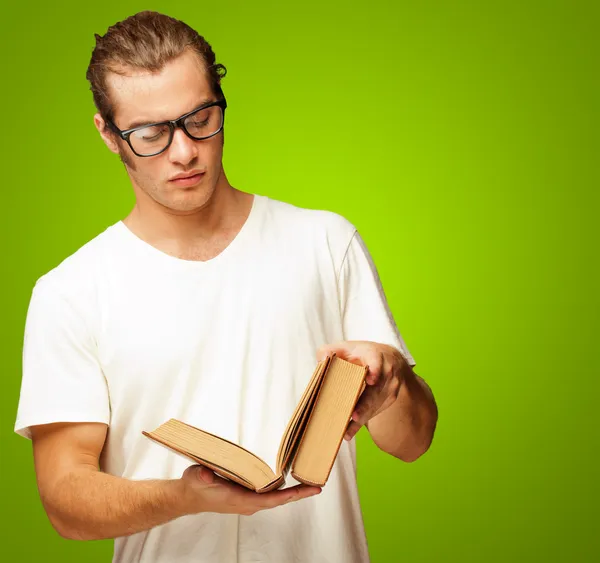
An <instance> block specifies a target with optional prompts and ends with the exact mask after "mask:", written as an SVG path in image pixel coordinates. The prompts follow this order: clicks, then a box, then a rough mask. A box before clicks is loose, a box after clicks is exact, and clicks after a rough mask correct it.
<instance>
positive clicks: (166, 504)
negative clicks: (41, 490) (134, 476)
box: [42, 468, 187, 540]
mask: <svg viewBox="0 0 600 563" xmlns="http://www.w3.org/2000/svg"><path fill="white" fill-rule="evenodd" d="M42 501H43V502H44V506H45V508H46V511H47V513H48V516H49V518H50V521H51V522H52V524H53V526H54V528H55V529H56V530H57V532H58V533H59V534H60V535H61V536H63V537H65V538H68V539H77V540H95V539H106V538H116V537H120V536H127V535H130V534H135V533H137V532H141V531H144V530H148V529H150V528H153V527H155V526H158V525H160V524H164V523H165V522H168V521H170V520H173V519H175V518H178V517H179V516H183V515H185V514H186V513H187V511H186V507H185V505H184V495H183V485H182V482H181V480H180V479H177V480H164V481H160V480H152V481H150V480H148V481H131V480H127V479H123V478H120V477H115V476H112V475H108V474H106V473H102V472H101V471H98V470H96V469H93V468H80V469H77V470H74V471H72V472H71V473H69V474H67V475H65V476H64V477H62V478H61V479H60V480H58V481H57V482H56V483H55V485H54V487H52V490H51V491H49V492H48V495H47V498H42Z"/></svg>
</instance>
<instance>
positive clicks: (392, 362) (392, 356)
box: [317, 341, 411, 440]
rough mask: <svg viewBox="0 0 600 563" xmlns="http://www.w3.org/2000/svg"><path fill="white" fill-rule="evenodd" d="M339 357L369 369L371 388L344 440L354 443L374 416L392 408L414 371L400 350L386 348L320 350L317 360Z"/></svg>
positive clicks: (364, 345) (349, 344)
mask: <svg viewBox="0 0 600 563" xmlns="http://www.w3.org/2000/svg"><path fill="white" fill-rule="evenodd" d="M334 353H335V354H336V356H338V357H339V358H342V359H343V360H346V361H348V362H352V363H355V364H359V365H361V366H367V367H368V371H367V376H366V383H367V387H366V389H365V390H364V392H363V394H362V395H361V397H360V400H359V401H358V403H357V405H356V407H355V409H354V412H353V413H352V421H351V422H350V424H349V425H348V429H347V430H346V435H345V436H344V439H346V440H351V439H352V438H354V436H355V435H356V433H357V432H358V431H359V430H360V428H361V426H363V425H365V424H367V423H368V422H369V420H371V419H372V418H373V417H374V416H376V415H378V414H380V413H381V412H383V411H384V410H386V409H387V408H388V407H390V406H391V405H392V404H393V403H394V402H395V401H396V398H397V397H398V393H399V391H400V387H401V385H402V382H403V380H404V377H405V374H406V373H407V370H409V371H411V367H410V366H409V365H408V363H407V362H406V360H405V358H404V356H402V354H401V353H400V351H399V350H397V349H396V348H393V347H392V346H388V345H386V344H378V343H377V342H365V341H346V342H337V343H335V344H328V345H325V346H322V347H321V348H319V351H318V352H317V360H318V361H321V360H323V359H324V358H325V357H326V356H328V355H331V354H334Z"/></svg>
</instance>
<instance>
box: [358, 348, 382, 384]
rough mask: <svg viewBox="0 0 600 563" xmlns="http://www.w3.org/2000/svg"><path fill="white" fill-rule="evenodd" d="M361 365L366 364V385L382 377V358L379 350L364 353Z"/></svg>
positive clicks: (376, 381) (375, 382) (374, 382)
mask: <svg viewBox="0 0 600 563" xmlns="http://www.w3.org/2000/svg"><path fill="white" fill-rule="evenodd" d="M363 365H366V366H368V368H369V370H368V372H367V378H366V382H367V385H375V384H377V383H378V382H379V381H380V380H381V378H382V377H383V368H384V358H383V354H382V353H381V352H372V353H369V354H368V355H365V358H364V362H363Z"/></svg>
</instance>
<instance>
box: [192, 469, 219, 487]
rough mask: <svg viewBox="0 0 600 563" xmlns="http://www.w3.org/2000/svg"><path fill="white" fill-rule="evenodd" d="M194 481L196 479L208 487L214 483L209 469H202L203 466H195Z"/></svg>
mask: <svg viewBox="0 0 600 563" xmlns="http://www.w3.org/2000/svg"><path fill="white" fill-rule="evenodd" d="M196 479H198V481H202V482H203V483H208V484H209V485H210V484H211V483H214V481H215V474H214V473H213V472H212V471H211V470H210V469H208V467H204V466H203V465H197V466H196Z"/></svg>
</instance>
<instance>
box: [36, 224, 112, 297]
mask: <svg viewBox="0 0 600 563" xmlns="http://www.w3.org/2000/svg"><path fill="white" fill-rule="evenodd" d="M116 229H117V225H116V224H115V225H111V226H109V227H107V228H106V229H105V230H104V231H102V232H101V233H99V234H98V235H96V236H95V237H94V238H92V239H91V240H89V241H88V242H86V243H85V244H83V245H82V246H80V247H79V248H78V249H77V250H76V251H75V252H73V253H72V254H70V255H69V256H67V257H66V258H64V259H63V260H62V261H61V262H60V263H59V264H58V265H56V266H55V267H54V268H52V269H51V270H49V271H47V272H46V273H45V274H43V275H42V276H40V277H39V278H38V279H37V281H36V289H38V290H39V289H43V290H47V291H53V292H59V293H61V294H63V295H65V296H68V295H70V294H74V293H75V294H81V293H86V292H88V291H90V290H91V289H92V285H93V283H94V280H96V279H97V277H98V274H99V273H101V272H102V271H103V270H104V269H105V267H106V261H107V259H108V258H109V256H110V253H111V248H114V241H115V234H116V233H115V230H116Z"/></svg>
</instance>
